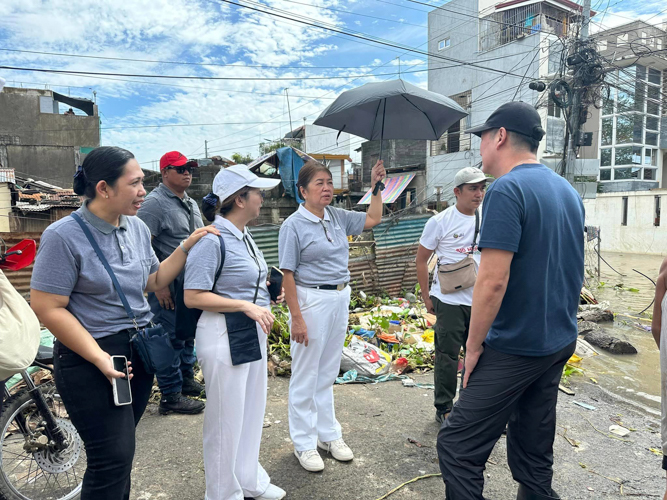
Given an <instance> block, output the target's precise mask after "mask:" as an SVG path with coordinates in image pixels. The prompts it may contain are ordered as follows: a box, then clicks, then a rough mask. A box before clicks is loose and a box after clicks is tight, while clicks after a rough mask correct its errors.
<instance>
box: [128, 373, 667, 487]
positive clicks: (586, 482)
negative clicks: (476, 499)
mask: <svg viewBox="0 0 667 500" xmlns="http://www.w3.org/2000/svg"><path fill="white" fill-rule="evenodd" d="M417 379H418V381H420V382H426V383H429V382H432V375H429V374H427V375H423V376H419V377H417ZM572 383H573V387H574V389H575V390H576V392H577V394H576V395H575V396H566V395H565V394H563V393H561V394H560V396H559V403H558V429H557V432H558V435H557V436H556V441H555V444H554V451H555V467H554V471H555V472H554V488H555V489H556V490H557V491H558V492H559V493H560V495H561V497H562V498H564V499H602V498H605V499H606V498H633V499H634V498H646V499H649V498H651V499H654V498H661V495H662V493H663V492H664V487H665V479H664V472H663V471H661V469H660V466H661V457H658V456H656V455H654V454H653V453H652V452H651V451H649V448H660V434H659V421H658V419H657V418H656V417H653V416H650V415H647V414H646V413H645V412H640V411H638V410H636V409H635V408H633V407H630V406H627V405H625V404H624V403H622V402H619V401H618V400H617V399H615V398H614V397H613V395H610V394H609V393H607V392H606V391H605V390H604V389H603V388H601V387H600V386H598V385H595V384H593V383H592V382H590V380H589V379H588V378H585V377H573V379H572ZM287 388H288V379H285V378H280V377H278V378H275V379H270V380H269V391H268V405H267V417H268V419H269V420H270V422H271V426H270V427H269V428H266V429H264V435H263V441H262V450H261V462H262V464H263V466H264V467H265V469H266V470H267V471H268V473H269V474H270V475H271V478H272V481H273V482H275V483H276V484H277V485H279V486H281V487H282V488H283V489H285V490H286V491H287V493H288V496H287V498H288V499H292V500H319V499H335V500H376V499H378V498H380V497H382V496H383V495H384V494H386V493H387V492H388V491H390V490H391V489H393V488H395V487H396V486H398V485H400V484H401V483H403V482H405V481H408V480H410V479H412V478H414V477H416V476H420V475H423V474H429V473H437V472H439V469H438V465H437V455H436V449H435V440H436V436H437V431H438V426H437V424H436V423H435V422H434V420H433V416H434V410H433V406H432V397H433V393H432V391H428V390H422V389H417V388H405V387H403V386H402V385H401V384H400V383H399V382H387V383H382V384H377V385H346V386H336V387H335V396H336V410H337V416H338V419H339V421H340V422H341V424H342V426H343V431H344V433H345V438H346V440H347V442H348V444H349V445H350V446H351V448H352V449H353V450H354V452H355V455H356V458H355V460H354V461H353V462H351V463H347V464H343V463H338V462H336V461H335V460H333V459H332V458H330V457H328V458H325V459H324V461H325V467H326V468H325V470H324V472H322V473H316V474H313V473H308V472H306V471H304V470H303V469H301V467H300V466H299V464H298V462H297V460H296V458H295V457H294V455H293V454H292V445H291V442H290V440H289V432H288V425H287ZM572 401H579V402H583V403H587V404H590V405H593V406H595V407H596V410H595V411H591V410H585V409H583V408H581V407H578V406H576V405H574V404H573V402H572ZM612 418H614V419H620V420H621V421H622V422H623V424H625V425H626V426H627V427H629V428H632V429H636V431H634V432H633V433H632V434H631V435H630V436H629V437H628V438H627V439H628V440H627V441H620V440H618V439H613V438H610V437H608V436H607V434H608V432H607V431H608V428H609V426H610V425H612V424H613V423H614V422H612V420H611V419H612ZM202 422H203V415H196V416H175V415H170V416H166V417H164V416H160V415H158V414H157V407H156V406H154V405H151V406H149V409H148V412H147V414H146V416H145V417H144V418H143V420H142V421H141V423H140V424H139V428H138V435H137V455H136V458H135V466H134V471H133V488H132V497H131V498H132V499H135V500H156V499H183V500H190V499H193V500H194V499H203V498H204V490H205V484H204V467H203V459H202V446H201V440H202ZM594 427H595V428H594ZM595 429H597V430H595ZM598 431H599V432H598ZM563 435H565V436H566V437H568V438H570V439H571V440H573V441H571V442H568V441H567V440H566V439H565V438H564V437H563ZM408 439H413V440H415V441H417V442H419V443H421V444H422V445H423V447H418V446H416V445H415V444H411V443H410V442H409V441H408ZM573 444H576V445H577V446H576V447H575V446H573ZM485 480H486V490H485V496H486V497H487V498H489V499H493V500H510V499H513V498H515V497H516V484H515V483H514V481H513V480H512V476H511V473H510V471H509V469H508V467H507V461H506V454H505V442H504V438H501V439H500V441H499V442H498V444H497V446H496V448H495V450H494V452H493V454H492V456H491V461H490V462H489V463H488V464H487V471H486V474H485ZM621 485H622V486H623V495H621ZM444 495H445V493H444V485H443V483H442V480H441V479H440V478H429V479H423V480H420V481H417V482H415V483H413V484H411V485H408V486H406V487H404V488H402V489H401V490H400V491H398V492H396V493H395V494H393V495H391V496H390V497H389V499H390V500H417V499H419V500H422V499H444Z"/></svg>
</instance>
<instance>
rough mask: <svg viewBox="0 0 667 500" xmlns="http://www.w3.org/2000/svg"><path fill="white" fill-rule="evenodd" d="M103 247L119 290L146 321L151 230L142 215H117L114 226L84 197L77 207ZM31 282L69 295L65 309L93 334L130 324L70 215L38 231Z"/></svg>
mask: <svg viewBox="0 0 667 500" xmlns="http://www.w3.org/2000/svg"><path fill="white" fill-rule="evenodd" d="M76 212H77V213H78V214H79V215H80V216H81V218H82V219H83V220H84V223H85V224H88V226H90V231H91V233H92V234H93V237H94V238H95V241H96V242H97V244H98V245H99V246H100V248H101V249H102V252H104V256H105V257H106V259H107V261H109V265H110V266H111V269H113V271H114V273H115V275H116V277H117V278H118V282H119V283H120V286H121V288H122V289H123V293H125V296H126V297H127V300H128V302H129V304H130V307H131V308H132V311H133V312H134V314H135V315H136V317H137V323H138V324H139V326H145V325H147V324H148V322H149V321H150V319H151V318H152V317H153V314H152V313H151V310H150V307H149V306H148V302H146V299H145V297H144V289H145V288H146V283H147V282H148V276H149V275H151V274H153V273H155V272H156V271H157V270H158V267H159V266H160V262H159V261H158V260H157V257H156V256H155V252H154V251H153V248H152V247H151V235H150V232H149V230H148V228H147V227H146V224H144V223H143V222H142V221H141V219H139V218H137V217H126V216H124V215H121V216H120V224H119V226H118V227H116V226H113V225H111V224H109V223H108V222H106V221H104V220H102V219H100V218H99V217H97V216H95V215H93V213H92V212H90V211H89V210H88V201H86V202H85V203H84V204H83V206H82V207H81V208H79V209H78V210H77V211H76ZM30 287H31V288H34V289H35V290H40V291H42V292H47V293H53V294H56V295H65V296H69V304H68V305H67V310H68V311H69V312H71V313H72V314H73V315H74V316H75V317H76V319H78V320H79V323H81V325H83V327H84V328H85V329H86V330H88V332H89V333H90V334H91V335H92V336H93V338H96V339H99V338H102V337H106V336H108V335H113V334H114V333H118V332H119V331H121V330H124V329H126V328H132V327H133V324H132V322H131V321H130V319H129V318H128V317H127V313H126V312H125V309H124V308H123V303H122V302H121V301H120V298H119V297H118V293H116V289H115V288H114V286H113V283H112V282H111V278H110V277H109V274H108V273H107V271H106V270H105V269H104V266H103V265H102V262H101V261H100V259H99V258H98V257H97V254H96V253H95V251H94V250H93V248H92V246H91V245H90V242H89V241H88V239H87V238H86V235H85V234H84V233H83V231H82V230H81V228H80V227H79V225H78V224H77V222H76V221H75V220H74V219H73V218H72V217H64V218H63V219H60V220H59V221H57V222H54V223H53V224H51V225H50V226H49V227H48V228H46V230H45V231H44V233H43V234H42V240H41V242H40V244H39V251H38V252H37V258H36V260H35V267H34V269H33V271H32V281H31V282H30Z"/></svg>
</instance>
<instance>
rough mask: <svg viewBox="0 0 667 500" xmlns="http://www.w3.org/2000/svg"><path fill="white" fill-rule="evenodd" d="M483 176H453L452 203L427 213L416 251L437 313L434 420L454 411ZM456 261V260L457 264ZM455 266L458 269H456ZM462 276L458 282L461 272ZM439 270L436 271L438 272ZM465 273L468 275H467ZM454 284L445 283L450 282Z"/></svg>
mask: <svg viewBox="0 0 667 500" xmlns="http://www.w3.org/2000/svg"><path fill="white" fill-rule="evenodd" d="M486 184H487V177H486V175H484V172H482V171H481V170H480V169H478V168H473V167H467V168H464V169H462V170H460V171H459V172H457V174H456V176H455V177H454V185H455V186H456V187H455V188H454V195H455V196H456V205H453V206H451V207H449V208H447V209H446V210H444V211H442V212H440V213H439V214H438V215H436V216H435V217H431V219H429V221H428V222H427V223H426V226H424V232H423V234H422V237H421V239H420V240H419V249H418V250H417V279H418V280H419V286H420V287H421V294H422V298H423V299H424V304H425V305H426V309H427V310H428V312H430V313H432V314H435V315H436V318H437V321H436V324H435V327H434V330H435V368H434V372H435V400H434V405H435V420H436V421H437V422H438V423H440V424H442V422H443V421H444V420H445V418H447V416H448V415H449V412H450V411H451V410H452V406H453V404H454V396H455V395H456V380H457V372H458V364H459V353H460V352H461V347H463V346H465V344H466V340H467V339H468V328H469V327H470V309H471V306H472V291H473V283H471V281H473V282H474V280H473V279H471V278H470V276H473V277H474V272H473V273H472V274H470V273H469V271H470V270H472V269H470V264H472V265H473V266H474V267H476V266H478V265H479V258H480V257H479V256H480V254H479V250H478V249H477V241H478V239H479V228H480V224H481V218H480V214H479V210H478V209H479V206H480V205H481V204H482V200H483V199H484V193H485V191H486ZM434 252H435V254H436V256H437V259H438V269H436V272H435V276H434V277H433V285H432V286H431V287H429V271H428V262H429V260H430V259H431V256H432V255H433V253H434ZM458 263H460V264H458ZM454 268H458V269H460V270H459V271H456V270H454ZM462 273H463V274H464V276H463V278H464V280H463V281H461V282H459V281H458V280H460V279H461V274H462ZM439 275H440V276H439ZM466 276H468V279H467V280H466V279H465V277H466ZM452 279H453V280H454V281H456V283H449V282H450V281H452Z"/></svg>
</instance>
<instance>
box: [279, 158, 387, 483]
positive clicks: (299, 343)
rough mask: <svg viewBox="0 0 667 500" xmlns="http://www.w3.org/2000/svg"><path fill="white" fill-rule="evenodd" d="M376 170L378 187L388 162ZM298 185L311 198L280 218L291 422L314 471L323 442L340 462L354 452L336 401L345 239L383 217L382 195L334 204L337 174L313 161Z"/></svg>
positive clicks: (298, 448)
mask: <svg viewBox="0 0 667 500" xmlns="http://www.w3.org/2000/svg"><path fill="white" fill-rule="evenodd" d="M371 176H372V185H373V186H375V184H376V183H377V182H379V181H381V180H382V179H383V178H384V177H385V170H384V166H383V165H382V161H378V162H377V163H376V164H375V166H374V167H373V171H372V174H371ZM297 186H298V188H299V192H300V193H301V196H302V197H303V199H304V200H305V201H304V203H303V204H302V205H301V206H299V209H298V210H297V211H296V212H295V213H293V214H292V215H291V216H290V217H289V218H288V219H287V220H286V221H285V222H284V223H283V224H282V226H281V228H280V237H279V244H278V245H279V247H278V248H279V253H280V268H281V269H282V271H283V272H284V273H285V278H284V280H283V283H284V287H285V298H286V301H287V305H288V306H289V310H290V327H291V332H292V341H291V355H292V377H291V378H290V386H289V427H290V435H291V437H292V442H293V443H294V454H295V455H296V457H297V458H298V459H299V463H300V464H301V466H302V467H303V468H304V469H306V470H307V471H311V472H316V471H321V470H322V469H324V462H323V461H322V458H321V457H320V455H319V453H318V452H317V448H318V447H319V448H322V449H323V450H326V451H328V452H331V454H332V456H333V457H334V458H335V459H336V460H341V461H349V460H352V459H353V458H354V455H353V453H352V450H350V448H349V447H348V446H347V445H346V444H345V441H343V435H342V432H341V427H340V424H339V423H338V421H337V420H336V415H335V411H334V401H333V384H334V381H335V380H336V376H337V375H338V371H339V369H340V358H341V353H342V350H343V342H344V341H345V335H346V333H347V322H348V315H349V305H350V287H349V286H348V282H349V281H350V272H349V271H348V269H347V262H348V253H349V244H348V240H347V237H348V236H349V235H357V234H361V232H362V231H363V230H364V229H369V228H372V227H374V226H376V225H378V224H379V223H380V221H381V220H382V196H381V194H380V192H379V191H378V194H376V195H374V196H373V197H372V198H371V205H370V207H369V209H368V212H367V213H363V212H353V211H349V210H342V209H339V208H332V207H329V204H330V203H331V200H332V199H333V193H334V189H333V179H332V177H331V172H330V171H329V169H328V168H326V167H325V166H324V165H322V164H320V163H318V162H316V161H314V160H311V161H309V162H307V163H306V164H305V165H304V166H303V167H302V168H301V170H300V172H299V179H298V182H297Z"/></svg>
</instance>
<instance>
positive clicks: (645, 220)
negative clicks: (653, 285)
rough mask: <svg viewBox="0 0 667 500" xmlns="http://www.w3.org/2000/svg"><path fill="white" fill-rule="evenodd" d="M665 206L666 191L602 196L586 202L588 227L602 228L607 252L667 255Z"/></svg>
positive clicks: (601, 238)
mask: <svg viewBox="0 0 667 500" xmlns="http://www.w3.org/2000/svg"><path fill="white" fill-rule="evenodd" d="M663 203H667V190H664V189H654V190H651V191H626V192H607V193H601V194H598V195H597V198H596V199H594V200H584V207H585V209H586V224H587V225H591V226H597V227H599V228H600V248H601V250H602V251H603V252H622V253H639V254H652V255H665V254H666V253H667V231H666V230H665V226H667V220H664V221H663V220H662V219H661V211H662V204H663ZM656 271H657V270H656Z"/></svg>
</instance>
